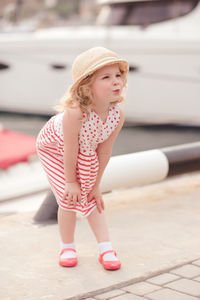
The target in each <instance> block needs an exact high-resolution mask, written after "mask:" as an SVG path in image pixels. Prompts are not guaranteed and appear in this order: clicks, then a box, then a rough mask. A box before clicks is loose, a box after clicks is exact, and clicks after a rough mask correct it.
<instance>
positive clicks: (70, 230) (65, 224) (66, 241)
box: [58, 207, 77, 267]
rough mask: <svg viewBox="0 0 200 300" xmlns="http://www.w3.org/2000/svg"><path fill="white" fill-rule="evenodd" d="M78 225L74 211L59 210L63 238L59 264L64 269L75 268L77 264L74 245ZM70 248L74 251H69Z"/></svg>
mask: <svg viewBox="0 0 200 300" xmlns="http://www.w3.org/2000/svg"><path fill="white" fill-rule="evenodd" d="M75 225H76V213H75V212H73V211H66V210H64V209H62V208H60V207H59V208H58V226H59V230H60V236H61V250H63V249H68V250H64V251H63V252H61V254H60V258H59V264H60V265H61V266H64V267H73V266H75V265H76V264H77V258H76V252H75V251H74V250H75V244H74V231H75ZM69 248H70V249H71V248H72V249H74V250H69Z"/></svg>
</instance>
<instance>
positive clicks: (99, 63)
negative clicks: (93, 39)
mask: <svg viewBox="0 0 200 300" xmlns="http://www.w3.org/2000/svg"><path fill="white" fill-rule="evenodd" d="M115 63H118V64H119V66H120V69H121V70H122V71H124V72H125V73H127V72H128V69H129V65H128V62H127V61H126V60H125V59H121V58H119V57H118V55H117V54H116V53H115V52H113V51H111V50H109V49H106V48H104V47H93V48H90V49H88V50H87V51H84V52H82V53H81V54H80V55H78V56H77V57H76V59H75V60H74V62H73V65H72V75H73V84H72V85H71V87H70V91H71V90H72V89H74V88H75V87H76V86H77V85H78V84H79V83H80V81H81V80H82V79H84V78H85V77H87V76H88V75H91V74H92V73H94V72H95V71H96V70H98V69H100V68H102V67H104V66H106V65H111V64H115Z"/></svg>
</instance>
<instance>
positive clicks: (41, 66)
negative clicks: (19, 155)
mask: <svg viewBox="0 0 200 300" xmlns="http://www.w3.org/2000/svg"><path fill="white" fill-rule="evenodd" d="M99 5H101V10H100V14H99V16H98V18H97V22H96V24H95V25H94V26H69V27H65V28H61V27H58V28H50V29H43V30H38V31H35V32H30V33H19V34H17V33H13V34H11V33H10V34H0V71H1V72H0V110H3V111H15V112H23V113H34V114H53V113H54V110H53V106H54V105H55V104H56V103H58V101H59V98H60V97H61V96H62V95H63V94H64V93H65V91H66V90H67V89H68V86H69V85H70V84H71V83H72V75H71V66H72V61H73V60H74V58H75V57H76V56H77V55H78V54H79V53H80V52H82V51H84V50H86V49H88V48H90V47H93V46H97V45H99V46H104V47H108V48H111V49H113V50H114V51H116V52H117V53H119V54H120V56H122V57H124V58H126V59H127V60H128V61H129V64H130V70H129V74H128V89H127V97H126V98H127V101H126V103H125V104H124V109H125V116H126V121H127V122H131V123H135V124H156V123H176V124H186V125H197V126H199V125H200V2H199V1H198V0H193V1H191V0H190V1H189V0H183V1H180V0H176V1H170V0H168V1H159V0H150V1H105V0H104V1H99Z"/></svg>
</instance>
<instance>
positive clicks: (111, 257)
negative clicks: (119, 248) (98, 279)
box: [98, 242, 118, 261]
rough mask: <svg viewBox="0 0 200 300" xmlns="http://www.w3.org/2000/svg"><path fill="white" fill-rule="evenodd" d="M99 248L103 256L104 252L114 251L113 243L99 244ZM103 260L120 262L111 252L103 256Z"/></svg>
mask: <svg viewBox="0 0 200 300" xmlns="http://www.w3.org/2000/svg"><path fill="white" fill-rule="evenodd" d="M98 246H99V253H100V254H102V253H103V252H105V251H108V250H113V248H112V244H111V242H101V243H98ZM103 260H106V261H108V260H109V261H116V260H118V258H117V257H116V256H115V254H114V253H113V252H110V253H106V254H105V255H104V256H103Z"/></svg>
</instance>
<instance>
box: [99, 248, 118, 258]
mask: <svg viewBox="0 0 200 300" xmlns="http://www.w3.org/2000/svg"><path fill="white" fill-rule="evenodd" d="M107 253H114V254H115V256H117V253H116V252H115V250H108V251H105V252H103V253H102V254H100V257H101V259H102V258H103V256H104V255H105V254H107Z"/></svg>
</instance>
